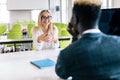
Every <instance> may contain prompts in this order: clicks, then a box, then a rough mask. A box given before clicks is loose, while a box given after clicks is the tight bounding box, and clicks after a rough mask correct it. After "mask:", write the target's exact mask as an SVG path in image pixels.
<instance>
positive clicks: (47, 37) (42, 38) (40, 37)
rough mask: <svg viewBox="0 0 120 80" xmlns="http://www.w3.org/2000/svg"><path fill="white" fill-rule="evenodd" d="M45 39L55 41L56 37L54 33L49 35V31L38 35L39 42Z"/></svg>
mask: <svg viewBox="0 0 120 80" xmlns="http://www.w3.org/2000/svg"><path fill="white" fill-rule="evenodd" d="M41 41H45V42H55V37H54V36H52V35H48V34H47V33H45V34H42V35H40V36H39V37H38V42H41Z"/></svg>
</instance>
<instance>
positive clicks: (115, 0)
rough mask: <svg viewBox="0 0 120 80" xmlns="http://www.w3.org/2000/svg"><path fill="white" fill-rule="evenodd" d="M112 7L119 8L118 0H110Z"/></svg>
mask: <svg viewBox="0 0 120 80" xmlns="http://www.w3.org/2000/svg"><path fill="white" fill-rule="evenodd" d="M112 7H113V8H120V0H112Z"/></svg>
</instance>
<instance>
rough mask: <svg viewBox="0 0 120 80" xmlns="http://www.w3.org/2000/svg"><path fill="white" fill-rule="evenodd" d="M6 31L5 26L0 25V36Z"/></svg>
mask: <svg viewBox="0 0 120 80" xmlns="http://www.w3.org/2000/svg"><path fill="white" fill-rule="evenodd" d="M6 31H7V25H6V24H1V25H0V35H4V33H5V32H6Z"/></svg>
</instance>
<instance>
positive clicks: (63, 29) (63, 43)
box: [53, 23, 71, 48]
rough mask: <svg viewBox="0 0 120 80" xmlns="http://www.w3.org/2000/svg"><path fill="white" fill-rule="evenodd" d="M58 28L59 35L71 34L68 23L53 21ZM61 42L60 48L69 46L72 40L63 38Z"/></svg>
mask: <svg viewBox="0 0 120 80" xmlns="http://www.w3.org/2000/svg"><path fill="white" fill-rule="evenodd" d="M53 24H54V25H55V26H56V27H57V28H58V36H59V37H62V36H71V35H70V33H69V32H68V31H67V27H68V24H65V23H53ZM59 42H60V48H65V47H67V46H68V45H69V44H70V43H71V41H70V40H62V41H59Z"/></svg>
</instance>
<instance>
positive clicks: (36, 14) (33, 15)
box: [31, 10, 41, 22]
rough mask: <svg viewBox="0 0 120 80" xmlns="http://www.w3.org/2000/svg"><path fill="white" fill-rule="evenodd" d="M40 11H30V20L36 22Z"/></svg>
mask: <svg viewBox="0 0 120 80" xmlns="http://www.w3.org/2000/svg"><path fill="white" fill-rule="evenodd" d="M40 11H41V10H32V11H31V16H32V20H33V21H35V22H38V15H39V13H40Z"/></svg>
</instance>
